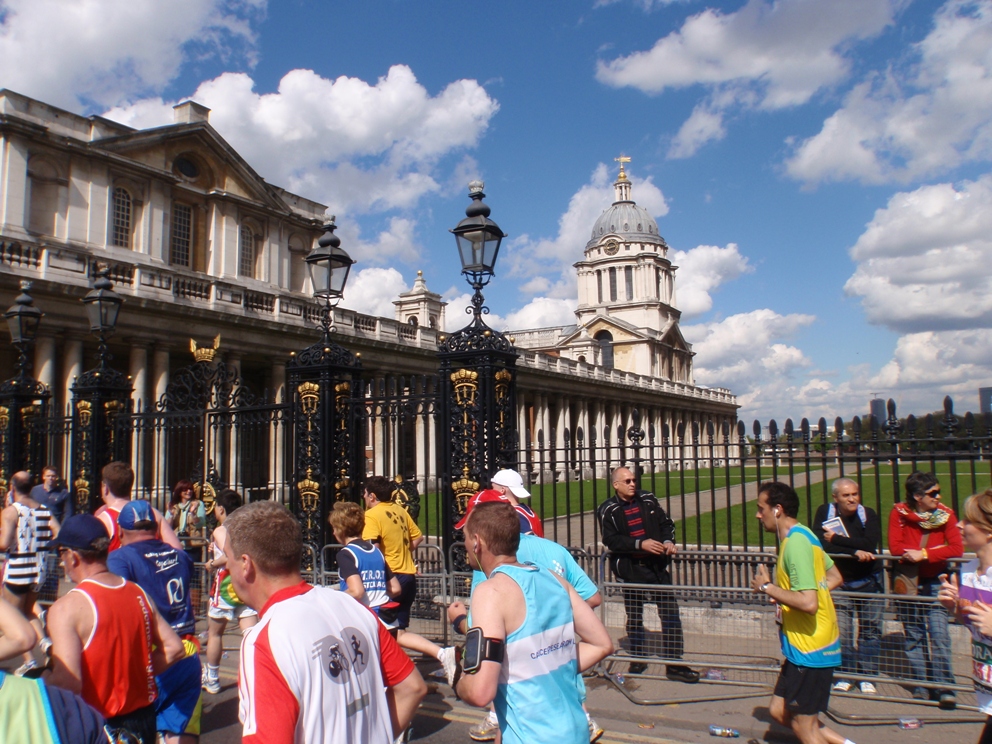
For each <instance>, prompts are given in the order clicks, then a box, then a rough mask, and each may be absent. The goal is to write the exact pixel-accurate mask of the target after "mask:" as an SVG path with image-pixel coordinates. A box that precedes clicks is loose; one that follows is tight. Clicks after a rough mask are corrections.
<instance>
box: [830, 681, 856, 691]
mask: <svg viewBox="0 0 992 744" xmlns="http://www.w3.org/2000/svg"><path fill="white" fill-rule="evenodd" d="M852 687H854V685H853V684H852V683H851V682H848V681H847V680H846V679H842V680H840V681H838V682H834V686H833V687H832V688H831V691H832V692H850V691H851V688H852Z"/></svg>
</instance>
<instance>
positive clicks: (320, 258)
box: [286, 217, 364, 568]
mask: <svg viewBox="0 0 992 744" xmlns="http://www.w3.org/2000/svg"><path fill="white" fill-rule="evenodd" d="M336 228H337V225H336V224H335V223H334V218H333V217H331V219H330V221H329V222H328V223H327V224H326V225H324V234H323V235H322V236H321V237H320V239H319V240H318V241H317V247H316V248H314V249H313V251H312V252H311V253H310V254H309V255H308V256H307V257H306V259H305V260H306V264H307V271H308V273H309V275H310V284H311V287H312V289H313V296H314V299H315V300H317V302H318V303H320V310H321V319H320V328H321V331H322V334H321V339H320V341H318V342H317V343H315V344H313V345H312V346H310V347H308V348H306V349H303V350H302V351H300V352H299V353H293V354H292V355H291V358H290V360H289V362H288V363H287V364H286V379H287V385H288V390H289V394H290V395H292V401H293V406H292V426H293V431H294V438H295V446H294V447H293V453H294V454H293V457H294V466H293V470H294V474H293V484H294V488H293V491H292V508H293V511H294V513H295V514H296V516H297V517H298V518H299V520H300V523H301V524H302V525H303V539H304V541H306V542H307V543H310V544H311V545H313V546H315V547H316V548H317V550H319V549H320V547H321V546H323V545H324V544H325V543H327V542H329V540H328V537H329V528H328V524H327V516H328V514H329V513H330V511H331V509H332V508H333V504H334V503H335V502H337V501H357V500H359V494H358V492H357V491H356V488H357V486H358V484H359V482H360V481H361V480H362V476H363V475H364V441H363V436H364V430H363V428H362V426H361V425H360V419H361V413H362V410H361V408H360V406H363V405H364V402H363V400H362V397H361V392H362V382H361V371H362V363H361V360H360V358H359V355H358V354H352V353H351V352H350V351H349V350H348V349H346V348H344V347H343V346H341V345H339V344H337V343H335V342H334V340H333V339H332V338H331V332H332V331H333V329H334V308H335V307H336V306H337V304H338V303H339V302H340V301H341V299H342V297H343V296H344V288H345V285H346V284H347V282H348V274H349V273H350V271H351V267H352V266H353V265H354V263H355V261H354V259H353V258H351V256H349V255H348V253H347V252H346V251H345V250H344V249H343V248H341V239H340V238H338V236H337V235H335V234H334V230H335V229H336ZM305 560H307V559H306V558H305ZM304 568H310V567H309V566H304Z"/></svg>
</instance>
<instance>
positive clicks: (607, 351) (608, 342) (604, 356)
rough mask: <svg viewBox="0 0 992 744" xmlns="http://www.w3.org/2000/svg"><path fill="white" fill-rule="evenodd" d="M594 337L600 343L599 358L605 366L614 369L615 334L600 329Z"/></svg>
mask: <svg viewBox="0 0 992 744" xmlns="http://www.w3.org/2000/svg"><path fill="white" fill-rule="evenodd" d="M593 338H594V339H595V340H596V342H597V343H598V344H599V358H600V361H601V363H602V365H603V366H604V367H606V368H607V369H613V334H612V333H610V332H609V331H600V332H599V333H597V334H596V335H595V336H593Z"/></svg>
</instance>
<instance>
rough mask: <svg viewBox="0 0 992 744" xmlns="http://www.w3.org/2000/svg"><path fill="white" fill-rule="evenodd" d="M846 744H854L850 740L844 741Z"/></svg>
mask: <svg viewBox="0 0 992 744" xmlns="http://www.w3.org/2000/svg"><path fill="white" fill-rule="evenodd" d="M844 744H854V742H853V741H851V740H850V739H844Z"/></svg>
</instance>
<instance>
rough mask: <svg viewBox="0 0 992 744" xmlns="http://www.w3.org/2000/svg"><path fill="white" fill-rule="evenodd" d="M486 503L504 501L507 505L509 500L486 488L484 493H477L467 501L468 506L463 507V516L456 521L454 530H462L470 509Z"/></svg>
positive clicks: (470, 511)
mask: <svg viewBox="0 0 992 744" xmlns="http://www.w3.org/2000/svg"><path fill="white" fill-rule="evenodd" d="M487 501H504V502H506V503H507V504H509V503H510V500H509V499H508V498H506V496H504V495H503V494H501V493H500V492H499V491H497V490H495V489H493V488H487V489H486V490H484V491H479V492H478V493H477V494H475V496H473V497H472V498H470V499H469V500H468V505H467V506H466V507H465V516H464V517H462V518H461V519H459V520H458V523H457V524H456V525H455V529H456V530H460V529H462V528H463V527H464V526H465V523H466V522H467V521H468V515H469V514H471V513H472V509H474V508H475V507H476V506H477V505H478V504H484V503H486V502H487Z"/></svg>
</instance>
